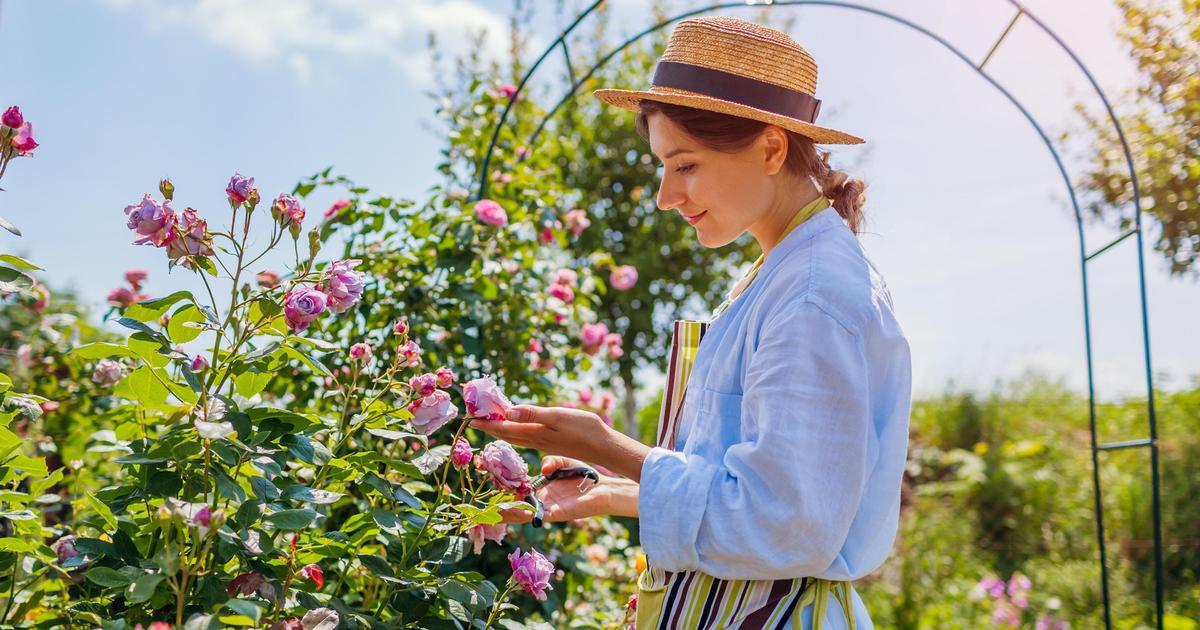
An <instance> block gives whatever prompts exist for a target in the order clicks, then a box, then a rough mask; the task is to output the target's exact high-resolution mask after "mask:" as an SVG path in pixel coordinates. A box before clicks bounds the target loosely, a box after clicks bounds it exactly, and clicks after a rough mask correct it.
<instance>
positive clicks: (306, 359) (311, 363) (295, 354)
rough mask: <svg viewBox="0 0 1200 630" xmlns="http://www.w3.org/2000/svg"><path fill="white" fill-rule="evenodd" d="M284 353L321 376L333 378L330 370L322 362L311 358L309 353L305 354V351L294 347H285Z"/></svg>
mask: <svg viewBox="0 0 1200 630" xmlns="http://www.w3.org/2000/svg"><path fill="white" fill-rule="evenodd" d="M283 351H284V352H286V353H287V355H288V356H290V357H292V358H293V359H298V360H299V361H300V362H301V363H305V364H307V365H308V367H310V368H312V369H314V370H316V371H317V373H318V374H320V375H321V376H333V373H332V372H330V371H329V368H327V367H325V366H324V365H323V364H322V363H321V362H319V361H317V360H316V359H314V358H312V357H311V356H309V355H308V353H306V352H304V351H303V350H300V349H298V348H294V347H292V346H283Z"/></svg>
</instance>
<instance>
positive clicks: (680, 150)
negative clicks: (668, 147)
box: [650, 149, 695, 160]
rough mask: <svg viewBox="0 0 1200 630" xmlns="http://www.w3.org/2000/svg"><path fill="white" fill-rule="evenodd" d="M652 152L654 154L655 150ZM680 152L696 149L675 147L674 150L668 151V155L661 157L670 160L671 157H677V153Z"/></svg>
mask: <svg viewBox="0 0 1200 630" xmlns="http://www.w3.org/2000/svg"><path fill="white" fill-rule="evenodd" d="M650 153H651V154H653V153H654V152H653V151H651V152H650ZM680 153H695V151H692V150H691V149H675V150H673V151H670V152H669V153H667V154H666V155H664V156H663V157H661V158H659V159H663V160H669V159H671V158H673V157H675V156H676V155H679V154H680Z"/></svg>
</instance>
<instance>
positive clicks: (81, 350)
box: [67, 341, 137, 359]
mask: <svg viewBox="0 0 1200 630" xmlns="http://www.w3.org/2000/svg"><path fill="white" fill-rule="evenodd" d="M67 354H72V355H75V356H77V357H80V358H83V359H107V358H109V357H130V358H136V357H137V354H135V353H134V352H133V351H132V350H130V349H129V348H128V347H126V346H122V345H117V344H115V343H107V342H104V341H97V342H96V343H89V344H86V345H82V346H79V347H78V348H75V349H74V350H71V351H70V352H68V353H67Z"/></svg>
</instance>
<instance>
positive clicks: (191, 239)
mask: <svg viewBox="0 0 1200 630" xmlns="http://www.w3.org/2000/svg"><path fill="white" fill-rule="evenodd" d="M182 223H183V225H182V226H181V227H182V228H183V235H182V236H181V235H179V234H176V235H175V238H172V239H171V241H170V242H169V243H167V257H168V258H170V259H171V260H173V261H175V262H176V263H179V261H181V260H182V261H183V266H184V267H189V268H190V267H191V263H190V262H188V261H187V260H186V258H187V257H188V256H212V255H213V254H214V253H215V252H213V248H212V236H211V235H209V233H208V222H207V221H205V220H204V219H201V218H200V217H199V215H197V214H196V211H195V210H193V209H191V208H188V209H187V210H184V211H183V220H182Z"/></svg>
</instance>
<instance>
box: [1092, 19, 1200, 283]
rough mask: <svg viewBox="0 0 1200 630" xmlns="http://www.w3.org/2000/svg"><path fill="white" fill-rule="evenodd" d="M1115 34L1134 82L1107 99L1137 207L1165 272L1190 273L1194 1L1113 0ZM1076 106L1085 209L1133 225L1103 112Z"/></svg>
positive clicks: (1197, 53) (1197, 25)
mask: <svg viewBox="0 0 1200 630" xmlns="http://www.w3.org/2000/svg"><path fill="white" fill-rule="evenodd" d="M1117 6H1118V7H1119V8H1120V10H1121V12H1122V18H1123V22H1122V24H1121V27H1120V29H1119V30H1118V32H1117V35H1118V37H1119V38H1120V39H1121V40H1122V41H1123V42H1124V43H1125V44H1126V45H1127V46H1128V48H1129V54H1130V56H1131V57H1132V58H1133V60H1134V61H1135V62H1136V64H1137V70H1138V85H1137V87H1136V89H1134V90H1133V91H1132V92H1131V93H1129V94H1125V95H1122V98H1121V100H1120V101H1118V102H1117V103H1116V104H1115V107H1116V108H1117V110H1118V112H1119V114H1118V116H1119V120H1120V122H1121V127H1122V129H1123V131H1124V133H1125V139H1126V141H1127V142H1128V144H1129V148H1130V151H1131V152H1132V155H1133V161H1134V164H1135V165H1136V167H1137V170H1138V175H1139V179H1138V185H1139V188H1140V192H1141V197H1142V199H1141V202H1142V207H1143V209H1144V210H1145V211H1146V213H1147V215H1148V217H1149V218H1151V219H1152V220H1154V221H1156V222H1157V224H1158V226H1159V228H1160V231H1159V233H1158V238H1157V241H1156V242H1155V245H1154V248H1155V249H1156V250H1158V251H1159V252H1160V253H1161V254H1162V255H1163V257H1164V258H1166V260H1167V262H1168V263H1169V265H1170V267H1169V269H1170V271H1171V273H1172V274H1180V275H1183V274H1187V275H1190V276H1192V277H1195V276H1196V273H1197V269H1196V260H1197V256H1200V198H1197V192H1196V191H1197V190H1200V2H1197V1H1196V0H1180V1H1179V2H1178V3H1165V2H1161V1H1159V0H1118V1H1117ZM1075 109H1076V111H1077V112H1078V113H1079V114H1080V116H1081V118H1082V120H1083V121H1084V123H1085V126H1086V131H1085V132H1084V133H1085V134H1086V135H1087V136H1088V138H1087V139H1088V143H1087V146H1086V156H1085V157H1086V159H1087V161H1088V162H1090V164H1089V165H1088V171H1087V173H1086V175H1085V176H1084V178H1083V180H1082V182H1081V188H1083V189H1084V194H1085V195H1086V197H1088V198H1090V199H1091V201H1090V202H1089V204H1088V208H1089V210H1090V211H1091V213H1092V215H1093V216H1095V217H1098V218H1103V219H1105V220H1107V221H1108V222H1110V223H1113V224H1116V225H1117V226H1118V227H1119V228H1120V229H1122V230H1126V229H1130V228H1132V227H1133V205H1132V204H1133V185H1132V182H1131V180H1130V175H1129V169H1128V165H1127V164H1126V161H1125V153H1124V150H1123V148H1122V146H1121V142H1120V139H1119V138H1118V137H1117V134H1116V129H1115V128H1113V126H1112V121H1111V120H1109V118H1108V115H1107V112H1097V113H1093V112H1091V111H1089V109H1088V108H1087V107H1086V106H1084V105H1083V104H1079V105H1076V107H1075Z"/></svg>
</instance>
